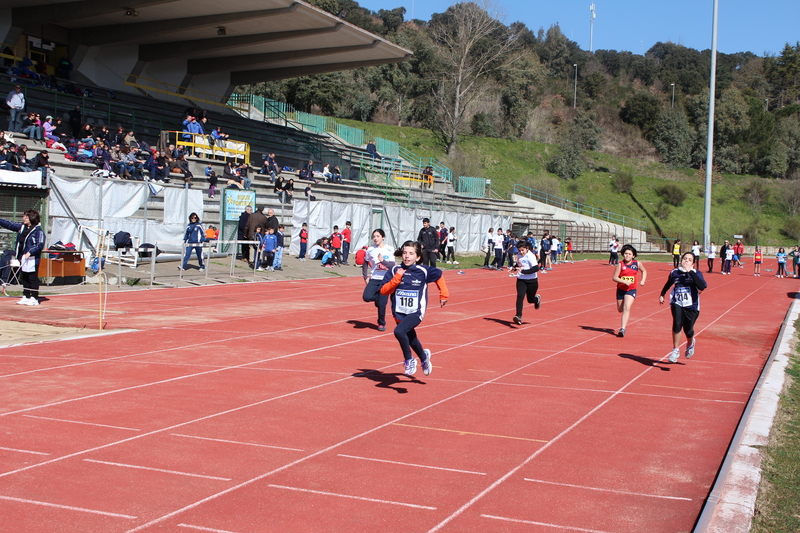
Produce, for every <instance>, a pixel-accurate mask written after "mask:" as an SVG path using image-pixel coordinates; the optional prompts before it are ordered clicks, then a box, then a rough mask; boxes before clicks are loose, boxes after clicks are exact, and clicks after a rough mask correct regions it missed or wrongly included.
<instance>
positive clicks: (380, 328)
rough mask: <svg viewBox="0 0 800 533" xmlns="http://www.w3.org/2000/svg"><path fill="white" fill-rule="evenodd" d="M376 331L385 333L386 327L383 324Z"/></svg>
mask: <svg viewBox="0 0 800 533" xmlns="http://www.w3.org/2000/svg"><path fill="white" fill-rule="evenodd" d="M378 331H386V326H384V325H383V324H380V325H378Z"/></svg>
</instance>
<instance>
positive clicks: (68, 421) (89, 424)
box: [22, 415, 141, 431]
mask: <svg viewBox="0 0 800 533" xmlns="http://www.w3.org/2000/svg"><path fill="white" fill-rule="evenodd" d="M22 416H24V417H26V418H37V419H39V420H52V421H53V422H66V423H67V424H81V425H83V426H97V427H101V428H112V429H125V430H127V431H141V429H133V428H126V427H122V426H108V425H106V424H95V423H94V422H78V421H77V420H64V419H63V418H49V417H46V416H35V415H22Z"/></svg>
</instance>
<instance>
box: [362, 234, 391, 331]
mask: <svg viewBox="0 0 800 533" xmlns="http://www.w3.org/2000/svg"><path fill="white" fill-rule="evenodd" d="M385 239H386V233H385V232H384V231H383V230H382V229H376V230H375V231H373V232H372V242H373V243H375V244H374V245H373V246H370V247H369V248H368V249H367V254H366V255H365V256H364V264H363V265H362V267H361V273H362V275H363V276H364V283H366V284H367V286H366V287H364V294H363V295H362V298H363V300H364V301H365V302H374V303H375V307H377V308H378V331H386V302H388V301H389V297H388V296H384V295H382V294H381V284H382V283H383V277H384V275H386V272H387V271H388V270H389V269H391V268H392V267H393V266H394V249H392V248H390V247H389V246H388V245H387V244H386V242H385Z"/></svg>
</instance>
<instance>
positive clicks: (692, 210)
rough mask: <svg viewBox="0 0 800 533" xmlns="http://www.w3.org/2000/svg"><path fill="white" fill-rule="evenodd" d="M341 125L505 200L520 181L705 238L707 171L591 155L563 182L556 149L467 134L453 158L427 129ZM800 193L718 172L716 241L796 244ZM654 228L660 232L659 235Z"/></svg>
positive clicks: (786, 185) (669, 232) (778, 183)
mask: <svg viewBox="0 0 800 533" xmlns="http://www.w3.org/2000/svg"><path fill="white" fill-rule="evenodd" d="M339 120H340V121H341V122H342V123H344V124H348V125H351V126H354V127H359V128H362V129H364V130H366V131H368V132H370V133H371V134H373V135H375V136H378V137H382V138H385V139H389V140H393V141H397V142H398V143H400V144H401V145H402V146H404V147H406V148H408V149H410V150H411V151H413V152H415V153H416V154H417V155H419V156H424V157H436V158H438V159H440V160H441V161H442V162H443V163H445V164H447V165H448V166H450V167H451V168H452V169H453V172H454V175H468V176H475V177H486V178H490V179H491V180H492V190H493V191H494V192H496V193H498V194H499V195H501V196H503V197H508V196H509V195H510V194H511V192H512V190H513V188H514V184H520V185H524V186H527V187H531V188H533V189H537V190H542V191H544V192H547V193H549V194H553V195H556V196H561V197H563V198H567V199H569V200H572V201H575V202H578V203H582V204H586V205H589V206H593V207H598V208H602V209H606V210H608V211H611V212H614V213H618V214H621V215H625V216H630V217H634V218H639V219H642V220H646V221H647V222H648V225H649V226H650V228H651V232H650V233H651V235H652V236H654V237H655V236H658V234H659V233H661V234H662V235H663V236H664V237H666V238H670V239H672V238H675V237H678V236H679V237H681V238H682V239H684V240H687V239H689V240H691V239H694V238H697V239H698V240H701V241H702V232H703V214H704V207H703V203H704V199H703V194H704V188H705V187H704V184H705V173H704V172H703V171H699V170H695V169H677V170H673V169H670V168H668V167H667V166H666V165H663V164H661V163H657V162H648V161H642V160H640V159H625V158H620V157H616V156H613V155H609V154H604V153H600V152H587V160H588V163H589V166H590V167H591V169H590V170H587V171H586V172H584V173H583V174H581V175H580V176H579V177H578V178H577V179H575V180H566V181H565V180H561V179H559V178H558V177H556V176H555V175H554V174H550V173H549V172H547V171H546V169H545V166H546V163H547V161H548V160H549V158H550V157H551V156H552V154H554V153H556V152H557V150H558V148H557V147H556V146H554V145H547V144H541V143H534V142H527V141H521V140H519V141H511V140H505V139H495V138H480V137H473V136H464V137H463V138H461V139H460V141H459V147H460V150H459V154H458V155H457V156H456V157H454V158H452V159H448V158H447V157H446V156H445V154H444V148H443V147H442V146H441V144H440V143H438V142H437V140H436V139H435V137H434V135H433V134H432V133H431V132H430V131H429V130H425V129H419V128H408V127H403V128H398V127H395V126H388V125H385V124H376V123H369V122H358V121H350V120H341V119H339ZM620 174H628V175H630V176H631V177H632V179H633V185H632V188H631V192H630V193H626V192H620V191H619V190H618V187H616V186H615V178H617V177H618V176H619V175H620ZM754 182H757V183H758V184H760V185H761V186H762V187H763V188H765V189H766V190H767V191H768V198H767V199H766V200H765V201H762V202H761V203H760V206H756V207H754V205H755V203H753V202H751V203H749V204H748V203H747V202H746V201H745V199H744V198H745V194H746V191H747V190H748V189H751V188H752V184H753V183H754ZM665 185H675V186H677V188H679V189H680V190H682V191H683V192H684V193H685V199H684V200H683V202H682V203H681V204H680V205H679V206H673V205H669V204H668V203H667V202H666V201H665V200H664V198H663V196H660V195H659V193H658V191H659V189H660V188H662V187H663V186H665ZM797 188H798V186H797V185H795V183H794V182H789V181H784V180H775V179H766V178H758V177H753V176H738V175H732V174H714V184H713V186H712V213H711V235H712V239H714V240H715V241H717V242H719V241H721V240H723V239H725V238H731V237H732V235H734V234H743V235H745V237H746V241H747V242H748V243H749V244H754V243H755V242H756V240H758V242H759V243H760V244H762V245H767V246H788V245H793V244H795V243H797V242H798V240H797V237H798V235H797V230H796V229H793V227H795V228H796V227H798V226H800V224H797V219H796V218H794V219H793V218H792V217H791V216H790V213H789V207H787V205H786V203H787V199H789V198H791V197H792V193H793V191H794V190H796V189H797ZM794 194H795V195H797V194H798V193H794ZM756 203H757V202H756ZM757 211H758V212H757ZM793 223H794V224H793ZM656 228H660V232H659V231H658V229H656ZM787 229H788V230H789V231H787ZM790 235H791V236H793V237H794V238H791V237H790Z"/></svg>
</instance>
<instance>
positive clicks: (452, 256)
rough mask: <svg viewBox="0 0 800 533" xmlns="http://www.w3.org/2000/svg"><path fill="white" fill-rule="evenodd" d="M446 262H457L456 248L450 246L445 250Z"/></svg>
mask: <svg viewBox="0 0 800 533" xmlns="http://www.w3.org/2000/svg"><path fill="white" fill-rule="evenodd" d="M444 260H445V261H448V260H449V261H455V260H456V249H455V248H451V247H449V246H448V247H447V248H446V249H445V254H444Z"/></svg>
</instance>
